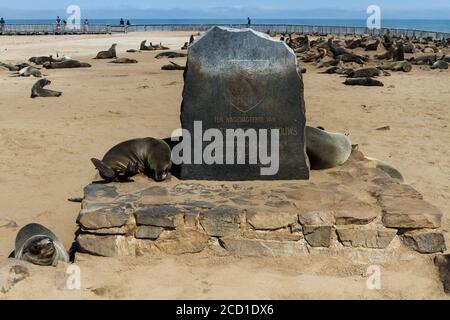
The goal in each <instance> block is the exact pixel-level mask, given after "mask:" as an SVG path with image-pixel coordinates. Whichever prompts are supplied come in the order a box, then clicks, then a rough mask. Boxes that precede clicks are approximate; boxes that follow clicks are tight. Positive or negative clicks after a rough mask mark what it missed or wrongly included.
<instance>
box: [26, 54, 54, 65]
mask: <svg viewBox="0 0 450 320" xmlns="http://www.w3.org/2000/svg"><path fill="white" fill-rule="evenodd" d="M28 61H29V62H32V63H34V64H36V65H43V64H44V63H45V62H55V61H56V60H55V59H53V56H48V57H46V56H41V57H31V58H30V59H28Z"/></svg>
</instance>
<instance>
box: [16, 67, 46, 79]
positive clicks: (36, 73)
mask: <svg viewBox="0 0 450 320" xmlns="http://www.w3.org/2000/svg"><path fill="white" fill-rule="evenodd" d="M15 75H16V77H29V76H33V77H35V78H40V77H42V73H41V71H40V70H39V69H37V68H35V67H32V66H29V67H25V68H22V69H20V70H19V72H16V73H15Z"/></svg>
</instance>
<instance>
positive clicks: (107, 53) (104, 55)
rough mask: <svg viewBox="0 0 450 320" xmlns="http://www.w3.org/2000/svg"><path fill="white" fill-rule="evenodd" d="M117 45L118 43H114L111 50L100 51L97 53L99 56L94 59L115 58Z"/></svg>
mask: <svg viewBox="0 0 450 320" xmlns="http://www.w3.org/2000/svg"><path fill="white" fill-rule="evenodd" d="M116 47H117V44H116V43H114V44H113V45H112V46H111V48H109V50H107V51H100V52H99V53H97V56H96V57H95V58H94V59H114V58H117V53H116Z"/></svg>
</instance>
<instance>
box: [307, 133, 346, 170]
mask: <svg viewBox="0 0 450 320" xmlns="http://www.w3.org/2000/svg"><path fill="white" fill-rule="evenodd" d="M305 141H306V153H307V155H308V158H309V162H310V165H311V169H313V170H323V169H330V168H334V167H336V166H340V165H342V164H344V163H345V162H346V161H347V160H348V158H349V157H350V154H351V153H352V143H351V141H350V139H349V138H348V137H347V136H346V135H344V134H341V133H332V132H327V131H325V130H324V129H323V128H320V129H319V128H313V127H310V126H306V129H305Z"/></svg>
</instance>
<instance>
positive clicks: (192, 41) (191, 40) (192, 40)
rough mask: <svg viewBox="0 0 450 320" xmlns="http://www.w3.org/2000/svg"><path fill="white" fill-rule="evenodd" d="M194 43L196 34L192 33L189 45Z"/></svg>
mask: <svg viewBox="0 0 450 320" xmlns="http://www.w3.org/2000/svg"><path fill="white" fill-rule="evenodd" d="M193 43H194V35H193V34H191V37H190V38H189V45H191V44H193Z"/></svg>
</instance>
